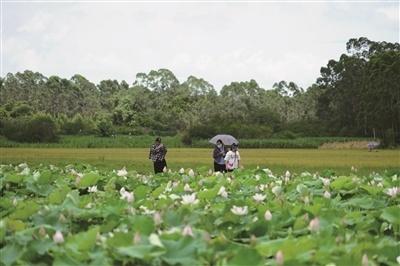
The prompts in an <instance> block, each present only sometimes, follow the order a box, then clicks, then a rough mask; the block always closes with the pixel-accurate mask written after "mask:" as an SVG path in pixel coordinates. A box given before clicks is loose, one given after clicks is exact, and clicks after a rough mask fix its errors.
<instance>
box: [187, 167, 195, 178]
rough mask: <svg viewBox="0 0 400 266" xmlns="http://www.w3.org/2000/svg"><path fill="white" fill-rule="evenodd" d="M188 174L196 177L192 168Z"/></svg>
mask: <svg viewBox="0 0 400 266" xmlns="http://www.w3.org/2000/svg"><path fill="white" fill-rule="evenodd" d="M188 174H189V176H190V177H194V171H193V170H192V169H190V170H189V173H188Z"/></svg>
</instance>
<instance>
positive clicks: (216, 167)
mask: <svg viewBox="0 0 400 266" xmlns="http://www.w3.org/2000/svg"><path fill="white" fill-rule="evenodd" d="M214 172H219V164H217V163H216V162H214Z"/></svg>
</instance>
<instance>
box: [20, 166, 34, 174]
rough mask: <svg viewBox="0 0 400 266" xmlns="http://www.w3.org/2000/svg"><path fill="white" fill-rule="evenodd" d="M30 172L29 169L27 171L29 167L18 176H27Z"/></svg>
mask: <svg viewBox="0 0 400 266" xmlns="http://www.w3.org/2000/svg"><path fill="white" fill-rule="evenodd" d="M30 172H31V169H29V167H26V168H24V170H22V171H21V173H19V174H20V175H29V174H30Z"/></svg>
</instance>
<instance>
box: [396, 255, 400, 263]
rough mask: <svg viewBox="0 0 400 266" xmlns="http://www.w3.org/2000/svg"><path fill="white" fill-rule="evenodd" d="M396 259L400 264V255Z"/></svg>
mask: <svg viewBox="0 0 400 266" xmlns="http://www.w3.org/2000/svg"><path fill="white" fill-rule="evenodd" d="M396 261H397V263H398V264H400V256H397V258H396Z"/></svg>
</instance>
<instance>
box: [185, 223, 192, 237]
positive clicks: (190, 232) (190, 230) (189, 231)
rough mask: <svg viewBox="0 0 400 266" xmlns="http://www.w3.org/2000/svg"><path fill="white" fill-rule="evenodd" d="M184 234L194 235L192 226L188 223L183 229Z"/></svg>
mask: <svg viewBox="0 0 400 266" xmlns="http://www.w3.org/2000/svg"><path fill="white" fill-rule="evenodd" d="M182 235H183V236H191V237H193V236H194V235H193V230H192V227H191V226H190V225H186V226H185V227H184V228H183V230H182Z"/></svg>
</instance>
